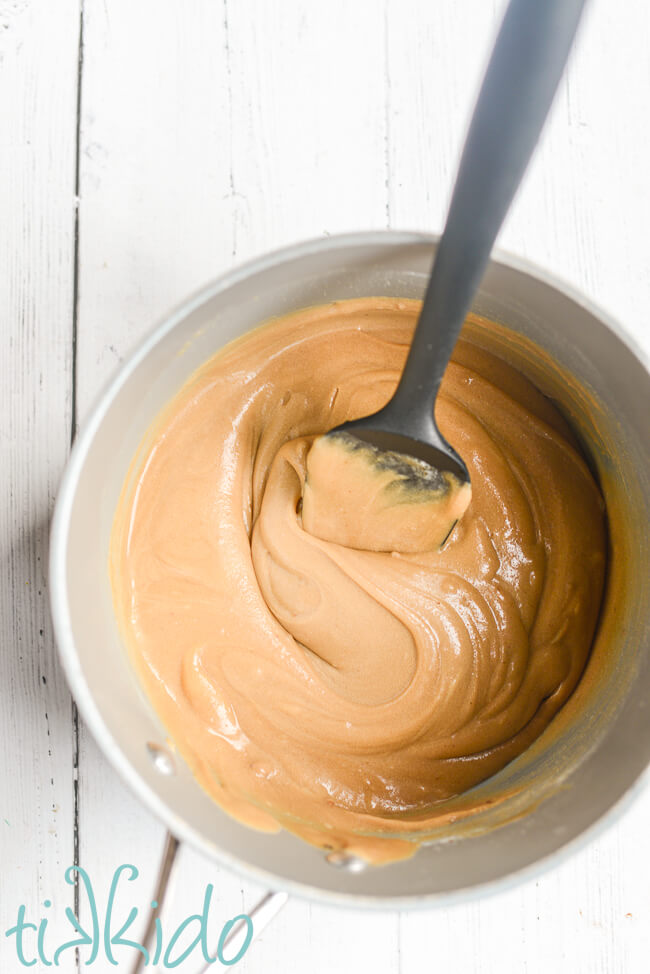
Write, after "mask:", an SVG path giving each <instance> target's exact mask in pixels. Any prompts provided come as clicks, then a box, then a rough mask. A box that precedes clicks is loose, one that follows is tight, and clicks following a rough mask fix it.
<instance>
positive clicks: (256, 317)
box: [50, 231, 650, 909]
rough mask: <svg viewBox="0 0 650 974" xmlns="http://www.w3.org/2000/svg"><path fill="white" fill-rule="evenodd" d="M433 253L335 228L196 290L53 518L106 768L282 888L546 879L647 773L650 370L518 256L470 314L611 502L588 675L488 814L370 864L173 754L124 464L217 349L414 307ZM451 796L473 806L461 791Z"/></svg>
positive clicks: (119, 388)
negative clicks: (130, 633) (146, 618)
mask: <svg viewBox="0 0 650 974" xmlns="http://www.w3.org/2000/svg"><path fill="white" fill-rule="evenodd" d="M435 244H436V241H435V238H434V237H432V236H427V235H423V234H414V233H398V232H389V231H385V232H373V233H357V234H349V235H343V236H335V237H328V238H324V239H319V240H315V241H311V242H308V243H303V244H300V245H298V246H294V247H290V248H288V249H285V250H281V251H278V252H276V253H273V254H270V255H269V256H265V257H262V258H260V259H257V260H254V261H252V262H251V263H248V264H246V265H244V266H243V267H240V268H238V269H236V270H234V271H232V272H230V273H228V274H226V275H224V276H223V277H221V278H220V279H218V280H217V281H215V282H214V283H213V284H211V285H210V286H209V287H207V288H205V289H204V290H202V291H201V292H200V293H199V294H197V295H195V296H194V297H192V298H190V299H189V300H188V301H186V302H185V303H184V304H183V305H182V306H181V307H179V308H178V309H177V310H176V311H174V312H173V313H172V314H170V315H169V317H168V318H166V320H165V321H163V322H162V323H161V324H160V325H159V326H158V327H157V328H156V329H155V330H154V331H153V333H152V334H151V335H150V336H149V338H148V339H147V340H146V341H145V342H144V343H143V344H142V345H141V346H140V347H139V348H138V349H137V351H136V352H135V353H134V354H133V355H132V356H131V357H130V358H129V359H128V361H127V362H125V363H124V364H123V365H122V366H121V367H120V369H119V371H118V373H117V374H116V375H115V376H114V378H113V379H112V381H111V382H110V384H109V386H108V388H107V389H105V391H104V392H103V394H102V395H101V397H100V398H99V401H98V402H97V404H96V405H95V408H94V410H93V412H92V414H91V416H90V417H89V419H88V420H87V422H86V424H85V427H84V428H83V430H82V431H81V433H80V434H79V436H78V438H77V440H76V443H75V445H74V449H73V451H72V455H71V457H70V461H69V464H68V466H67V469H66V472H65V476H64V479H63V482H62V484H61V489H60V492H59V496H58V499H57V504H56V511H55V515H54V521H53V525H52V545H51V562H50V582H51V584H50V591H51V601H52V614H53V618H54V626H55V631H56V638H57V642H58V646H59V651H60V654H61V659H62V662H63V666H64V668H65V672H66V674H67V678H68V681H69V684H70V687H71V689H72V692H73V694H74V697H75V699H76V701H77V704H78V707H79V710H80V712H81V714H82V716H83V718H84V720H85V721H86V724H87V725H88V727H89V728H90V730H91V732H92V733H93V734H94V736H95V738H96V740H97V742H98V743H99V745H100V747H101V748H102V750H103V751H104V753H105V754H106V756H107V758H108V759H109V761H110V762H111V763H112V764H113V766H114V767H115V768H116V769H117V771H118V772H119V774H120V775H121V776H122V777H123V778H124V780H125V781H126V782H127V783H128V784H129V785H130V786H131V788H132V789H133V790H134V791H135V793H136V794H137V795H138V797H139V798H140V799H141V801H143V802H144V803H145V804H146V805H147V806H148V808H149V809H150V810H151V811H152V812H153V813H154V814H155V815H156V816H158V818H159V819H160V820H161V821H162V822H164V824H165V825H166V826H167V828H168V830H169V831H170V833H172V835H173V836H176V837H177V838H178V839H179V840H181V841H186V842H188V843H190V844H191V845H193V846H195V847H196V848H197V849H199V850H201V852H203V853H204V854H205V855H206V856H209V857H212V858H213V859H214V860H216V861H218V862H219V863H222V864H224V865H226V866H230V867H232V868H234V869H236V870H237V871H239V872H240V873H241V874H243V875H244V876H246V877H248V878H250V879H251V880H253V881H255V882H258V883H259V882H262V883H265V884H268V886H269V887H270V888H271V889H272V890H281V891H285V892H290V893H296V894H298V895H304V896H307V897H310V898H312V899H315V900H320V901H323V902H328V903H334V904H337V905H339V906H341V907H346V906H366V907H380V908H384V909H385V908H398V909H403V908H407V907H411V906H419V907H423V906H424V907H427V906H428V907H431V906H434V905H435V904H437V903H440V902H441V901H443V900H444V901H447V902H448V901H449V899H450V898H458V897H469V896H472V895H476V894H477V893H478V892H479V891H480V890H482V889H485V888H486V887H488V886H489V887H491V888H494V887H495V886H497V885H499V884H504V883H506V882H508V881H510V880H512V879H513V878H514V877H516V876H525V875H528V874H530V873H531V872H532V871H534V870H539V869H540V868H541V866H542V864H544V863H547V862H551V861H554V860H555V859H557V857H558V856H559V855H560V854H561V853H564V852H565V851H567V850H568V849H570V848H572V847H575V845H576V844H577V843H578V842H579V841H581V840H584V839H585V838H586V837H587V836H588V835H591V834H593V832H594V830H595V827H596V825H597V823H602V822H603V821H605V820H606V819H609V818H611V817H612V816H611V814H610V813H612V812H613V811H614V810H615V809H619V808H621V807H622V805H623V799H624V798H626V799H629V798H630V796H632V795H633V794H634V793H635V792H636V791H637V790H638V789H639V788H640V786H641V783H642V781H643V780H644V779H647V776H646V775H644V772H645V771H646V768H647V766H648V763H649V762H650V652H649V650H650V639H649V635H650V633H649V629H650V598H649V592H648V586H649V579H650V564H649V555H648V546H647V541H646V537H647V524H648V514H649V513H650V435H649V424H648V416H649V405H650V373H649V371H648V366H647V363H645V362H644V357H643V355H642V354H641V352H640V351H639V350H637V349H635V347H634V343H633V342H632V340H631V339H630V338H629V337H628V336H627V335H626V334H625V332H624V331H623V330H622V329H621V328H620V327H619V326H618V325H617V324H616V323H615V322H613V321H612V320H611V319H610V318H609V317H608V316H607V315H605V314H603V313H602V312H601V311H599V310H598V309H596V308H595V307H594V306H593V305H592V304H591V303H590V302H589V301H588V300H586V299H585V298H583V297H582V296H580V295H578V294H576V293H575V292H574V291H573V290H572V289H571V288H569V287H567V286H566V285H564V284H561V283H559V282H557V281H555V280H552V279H551V278H549V277H548V275H546V274H544V273H542V272H540V271H537V270H535V269H534V268H532V267H529V266H527V265H525V264H524V263H522V262H521V261H519V260H515V259H512V258H510V257H503V256H502V257H499V258H498V259H494V260H492V261H491V263H490V265H489V268H488V270H487V273H486V275H485V278H484V281H483V284H482V287H481V290H480V293H479V295H478V298H477V300H476V303H475V310H476V311H478V312H479V313H482V314H485V315H486V316H488V317H490V318H492V319H494V320H496V321H497V322H499V323H500V324H501V325H502V329H501V330H500V333H499V334H500V337H499V342H500V343H501V346H502V350H503V351H504V353H505V354H507V355H508V357H509V358H510V359H511V360H512V361H513V362H514V364H515V365H517V366H518V367H519V368H521V369H522V370H523V371H524V372H527V373H528V374H529V375H530V376H531V378H532V379H533V380H534V381H535V382H536V383H537V385H538V386H539V387H540V388H541V389H542V390H543V391H544V392H546V394H547V395H549V396H551V397H552V398H553V399H554V400H556V401H557V402H558V404H559V405H560V408H561V409H562V410H563V411H564V412H565V414H566V415H567V416H568V417H569V418H570V419H571V421H572V423H573V425H574V427H575V429H576V430H577V432H578V434H579V435H580V437H581V439H582V442H583V443H584V446H585V450H586V452H587V454H588V456H589V458H590V462H591V463H592V466H593V468H594V470H595V472H596V473H597V475H598V477H599V479H600V482H601V485H602V489H603V491H604V494H605V498H606V501H607V506H608V513H609V519H610V535H611V551H610V572H609V575H610V581H609V588H608V593H607V597H606V600H605V606H604V609H603V614H602V618H601V625H600V629H599V635H598V638H597V640H596V643H595V646H594V649H593V652H592V657H591V660H590V663H589V664H588V668H587V672H586V674H585V678H584V679H583V681H582V682H581V684H580V686H579V688H578V690H577V691H576V692H575V694H574V695H573V697H572V698H571V699H570V700H569V702H568V703H567V704H566V705H565V707H564V708H563V709H562V711H560V713H559V714H558V715H557V716H556V718H555V719H554V720H553V721H552V723H551V725H550V726H549V727H548V728H547V730H546V731H545V732H544V734H543V735H542V736H541V738H539V739H538V741H537V742H535V744H534V745H533V746H532V747H531V748H530V749H529V750H528V751H526V752H525V754H523V755H521V756H520V757H519V758H518V759H517V760H515V761H514V762H512V763H511V764H509V765H508V766H507V767H506V768H504V769H503V770H502V771H501V772H500V773H499V774H497V775H495V776H494V777H493V778H491V779H490V780H489V781H487V782H485V783H483V784H482V785H480V786H478V788H476V789H474V792H473V794H474V795H476V796H478V797H479V798H481V799H487V798H492V799H494V801H493V803H492V804H490V805H487V806H485V807H484V810H483V811H481V812H480V813H477V814H475V815H471V816H469V818H464V819H459V821H458V822H457V823H456V825H450V826H448V827H447V828H446V830H444V831H441V832H440V834H437V835H436V836H435V837H434V838H433V839H432V841H431V842H429V843H428V844H426V845H425V846H423V847H422V848H420V849H419V851H418V852H417V853H416V855H415V856H414V857H413V858H412V859H410V860H407V861H402V862H397V863H394V864H392V865H387V866H382V867H374V868H372V867H369V868H367V869H359V868H356V867H358V866H359V863H358V862H357V861H349V862H346V860H345V857H341V856H339V857H337V858H335V859H334V861H332V860H331V859H330V861H328V859H327V858H326V856H325V854H324V853H323V852H321V851H319V850H318V849H315V848H312V847H311V846H309V845H307V844H306V843H304V842H303V841H301V840H300V839H298V838H296V837H294V836H292V835H290V834H288V833H286V832H284V833H282V834H279V835H265V834H261V833H258V832H255V831H253V830H251V829H249V828H247V827H246V826H244V825H241V824H239V823H238V822H236V821H234V820H233V819H232V818H230V817H229V816H228V815H227V814H225V813H224V812H222V811H221V809H220V808H219V807H217V806H216V805H215V804H214V803H213V801H212V800H211V799H210V798H209V797H208V796H207V794H205V793H204V792H203V791H202V789H201V788H200V787H199V785H198V784H197V783H196V781H195V780H194V778H193V776H192V774H191V773H190V771H189V769H188V768H187V766H186V765H185V763H184V762H183V761H182V760H181V759H180V757H179V756H178V755H177V754H175V753H173V752H172V751H171V750H170V748H169V746H168V744H167V743H166V738H167V735H166V732H165V729H164V727H163V726H162V725H161V723H160V721H159V720H158V718H157V716H156V714H155V713H154V711H153V709H152V707H151V705H150V704H149V702H148V700H147V698H146V697H145V695H144V693H143V692H142V690H141V688H140V686H139V684H138V681H137V679H136V676H135V673H134V671H133V669H132V667H131V665H130V662H129V659H128V657H127V654H126V651H125V649H124V647H123V645H122V642H121V640H120V637H119V635H118V629H117V625H116V621H115V618H114V615H113V608H112V602H111V591H110V585H109V575H108V546H109V535H110V531H111V523H112V519H113V515H114V512H115V508H116V504H117V500H118V496H119V493H120V490H121V487H122V483H123V481H124V478H125V475H126V472H127V469H128V467H129V464H130V462H131V460H132V458H133V455H134V453H135V451H136V449H137V447H138V445H139V444H140V441H141V439H142V437H143V435H144V433H145V431H146V430H147V428H148V426H149V424H150V423H151V422H152V420H154V418H155V417H156V415H157V414H158V412H159V410H160V409H161V408H162V407H163V406H164V405H165V404H166V403H167V402H168V401H169V399H170V398H171V397H172V396H173V395H174V394H175V393H176V391H177V390H178V389H179V388H180V386H181V385H182V384H183V383H184V381H185V380H186V379H187V378H188V377H189V375H190V374H191V373H192V372H193V371H194V370H195V369H196V368H197V367H198V366H199V365H201V364H202V363H203V362H204V361H205V360H206V359H207V358H209V357H210V356H211V355H213V354H214V353H215V352H216V351H218V349H220V348H221V347H222V346H223V345H224V344H225V343H226V342H229V341H230V340H231V339H233V338H236V337H237V336H239V335H241V334H243V333H244V332H245V331H247V330H248V329H250V328H252V327H253V326H255V325H257V324H258V323H259V322H261V321H263V320H265V319H267V318H270V317H273V316H276V315H283V314H286V313H287V312H290V311H293V310H295V309H297V308H301V307H304V306H307V305H314V304H322V303H324V302H328V301H332V300H335V299H341V298H351V297H362V296H368V295H398V296H404V297H421V296H422V293H423V289H424V286H425V284H426V281H427V277H428V274H429V269H430V267H431V263H432V259H433V255H434V251H435ZM456 801H457V803H458V807H459V808H462V807H463V802H467V798H466V797H462V798H461V799H458V800H456ZM341 866H344V867H345V866H347V867H348V868H340V867H341ZM337 867H339V868H337ZM277 902H278V901H276V903H277Z"/></svg>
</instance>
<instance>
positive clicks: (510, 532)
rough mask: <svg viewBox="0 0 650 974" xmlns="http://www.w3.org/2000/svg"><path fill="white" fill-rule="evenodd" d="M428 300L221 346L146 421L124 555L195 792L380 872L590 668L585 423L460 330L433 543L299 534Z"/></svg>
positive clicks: (144, 647)
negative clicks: (343, 437) (374, 545)
mask: <svg viewBox="0 0 650 974" xmlns="http://www.w3.org/2000/svg"><path fill="white" fill-rule="evenodd" d="M419 308H420V303H419V302H416V301H406V300H399V301H398V300H396V299H389V298H365V299H357V300H350V301H342V302H336V303H334V304H330V305H326V306H323V307H318V308H310V309H307V310H303V311H300V312H296V313H294V314H292V315H289V316H287V317H286V318H283V319H279V320H275V321H272V322H270V323H268V324H266V325H264V326H262V327H260V328H258V329H256V330H255V331H253V332H250V333H249V334H248V335H246V336H244V337H243V338H241V339H239V340H238V341H236V342H234V343H232V344H231V345H229V346H228V347H226V348H225V349H224V350H222V351H221V352H220V353H219V354H218V355H216V356H215V357H214V358H213V359H212V360H210V361H209V362H208V363H206V365H205V366H204V367H203V368H201V369H200V370H199V371H198V372H197V373H195V375H194V376H193V377H192V378H191V379H190V380H189V381H188V383H187V384H186V385H185V386H184V387H183V389H182V390H181V391H180V392H179V394H178V395H177V396H176V397H175V399H174V400H173V401H172V402H171V403H170V405H169V406H168V408H167V409H166V410H165V411H164V413H163V414H162V415H161V417H160V418H159V420H158V422H157V423H156V424H155V427H154V428H153V430H152V431H151V434H150V437H149V439H148V444H149V445H148V448H147V451H146V456H145V458H144V461H142V460H139V461H138V467H137V469H135V470H134V471H133V472H132V473H133V475H132V476H131V477H130V478H129V480H128V481H127V483H128V484H129V485H130V486H125V489H124V492H123V495H122V498H121V500H120V504H119V507H118V510H117V513H116V517H115V523H114V527H113V536H112V548H111V573H112V584H113V593H114V602H115V609H116V613H117V617H118V620H119V623H120V626H121V629H122V632H123V634H124V639H125V641H126V643H127V645H128V647H129V650H130V653H131V655H132V658H133V660H134V663H135V665H136V667H137V670H138V673H139V675H140V677H141V679H142V681H143V683H144V686H145V688H146V690H147V692H148V694H149V697H150V699H151V700H152V702H153V705H154V707H155V708H156V710H157V711H158V713H159V714H160V716H161V718H162V720H163V722H164V723H165V725H166V727H167V728H168V731H169V734H170V737H171V739H172V740H173V741H174V743H175V744H176V746H177V747H178V748H179V750H180V752H181V753H182V754H183V756H184V757H185V758H186V760H187V761H188V762H189V764H190V766H191V768H192V769H193V771H194V773H195V774H196V776H197V778H198V780H199V781H200V783H201V784H202V786H203V787H204V788H205V789H206V790H207V791H208V792H209V793H210V795H212V796H213V798H214V799H215V800H216V801H217V802H218V803H219V804H220V805H221V806H222V807H224V808H225V809H226V810H227V811H229V812H230V813H231V814H233V815H235V816H236V817H237V818H239V819H241V820H243V821H245V822H247V823H248V824H250V825H252V826H255V827H257V828H261V829H266V830H277V829H278V828H280V827H285V828H287V829H290V830H291V831H293V832H296V833H297V834H299V835H301V836H303V837H304V838H306V839H307V840H308V841H310V842H313V843H315V844H317V845H321V846H323V847H327V848H336V849H339V848H347V849H349V850H351V851H353V852H356V853H358V854H360V855H363V856H365V857H367V858H369V859H371V860H372V861H376V862H380V861H386V860H389V859H393V858H397V857H400V856H404V855H408V854H410V853H411V852H412V851H413V850H414V848H416V843H417V840H418V839H419V838H422V837H423V836H425V835H426V834H427V832H429V831H430V830H431V829H432V827H433V826H435V823H436V821H438V820H439V819H440V817H441V816H442V815H444V812H445V804H444V802H445V799H448V798H450V797H451V796H455V795H458V794H460V793H462V792H464V791H465V790H467V789H469V788H471V787H472V786H473V785H475V784H477V783H478V782H481V781H483V780H484V779H486V778H487V777H489V776H490V775H492V774H494V773H495V772H496V771H498V770H499V769H501V768H502V767H503V766H504V765H505V764H506V763H507V762H509V761H511V760H512V759H513V758H514V757H516V756H517V755H518V754H520V753H521V752H522V751H523V750H524V749H525V748H526V747H528V745H529V744H530V743H531V742H532V741H533V740H534V739H535V738H537V737H538V736H539V734H540V733H541V732H542V731H543V730H544V728H545V727H546V726H547V724H548V723H549V721H550V720H551V719H552V717H553V716H554V714H555V713H556V712H557V711H558V710H559V708H560V707H561V706H562V704H563V703H564V702H565V701H566V700H567V698H568V697H569V696H570V694H571V692H572V691H573V689H574V688H575V686H576V684H577V682H578V680H579V678H580V676H581V673H582V671H583V669H584V666H585V663H586V660H587V657H588V654H589V649H590V645H591V642H592V638H593V635H594V630H595V626H596V620H597V616H598V610H599V606H600V601H601V595H602V588H603V579H604V570H605V547H606V540H605V526H604V504H603V501H602V498H601V495H600V492H599V490H598V488H597V486H596V483H595V482H594V479H593V477H592V475H591V473H590V471H589V469H588V467H587V466H586V464H585V462H584V460H583V459H582V456H581V455H580V452H579V450H578V447H577V444H576V442H575V440H574V437H573V435H572V433H571V430H570V429H569V427H568V426H567V424H566V422H565V421H564V419H563V418H562V416H561V415H560V413H559V412H558V411H557V409H556V408H555V407H554V406H553V405H552V404H551V403H550V401H548V400H547V399H546V398H544V397H543V396H542V395H541V393H539V392H538V391H537V390H536V389H535V387H534V386H532V385H531V383H530V382H529V381H528V380H527V379H526V378H524V377H523V376H522V375H521V374H520V373H518V372H516V371H515V370H514V369H513V368H512V367H511V366H509V365H508V364H506V363H505V362H504V361H502V360H501V359H499V358H496V357H495V356H494V355H492V354H491V353H490V352H488V351H486V350H485V349H484V348H483V347H479V346H478V345H476V344H473V343H472V342H470V341H467V340H461V341H460V342H459V343H458V345H457V347H456V350H455V352H454V356H453V359H452V362H451V364H450V365H449V367H448V369H447V372H446V374H445V377H444V380H443V383H442V387H441V390H440V394H439V396H438V400H437V405H436V417H437V420H438V425H439V427H440V430H441V432H442V433H443V435H444V436H445V437H446V439H447V440H448V441H449V442H450V443H451V445H452V446H453V447H454V448H455V449H456V450H457V451H458V452H459V453H460V455H461V456H462V457H463V459H464V460H465V462H466V464H467V467H468V469H469V472H470V477H471V484H472V491H471V501H470V503H469V507H467V510H466V511H465V513H464V514H463V515H462V517H461V518H460V520H459V521H458V523H456V525H455V526H454V528H453V530H452V532H451V534H449V536H448V537H447V539H446V540H445V541H444V544H443V545H442V547H441V548H438V547H434V548H433V549H431V548H428V547H427V548H426V550H422V551H417V550H416V551H414V552H410V553H409V552H407V553H404V552H397V551H374V550H359V549H358V548H354V547H348V546H346V545H344V544H339V543H335V542H332V541H324V540H321V539H320V538H317V537H315V536H314V535H313V534H310V533H309V531H307V530H306V528H305V525H303V522H302V499H303V489H304V483H305V470H306V466H307V464H308V457H309V451H310V447H311V445H312V443H313V442H314V439H315V437H317V436H318V435H319V434H322V433H324V432H326V431H327V430H329V429H331V428H332V427H334V426H337V425H339V424H340V423H342V422H344V421H346V420H350V419H356V418H358V417H360V416H363V415H367V414H369V413H372V412H375V411H376V410H378V409H379V408H380V407H381V406H382V405H384V403H385V402H386V401H387V400H388V399H389V398H390V396H391V394H392V392H393V390H394V388H395V386H396V384H397V380H398V378H399V375H400V372H401V368H402V366H403V363H404V360H405V356H406V351H407V348H408V344H409V342H410V337H411V334H412V331H413V328H414V325H415V322H416V320H417V315H418V312H419ZM479 324H481V326H482V328H483V330H484V331H485V332H486V334H489V328H490V325H489V322H479ZM482 344H483V343H482ZM425 508H426V505H425ZM425 508H424V509H425ZM424 509H423V510H424ZM426 535H427V525H426V524H423V526H422V536H423V537H426ZM425 547H426V546H425ZM405 837H406V838H407V839H409V840H410V841H404V839H405Z"/></svg>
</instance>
